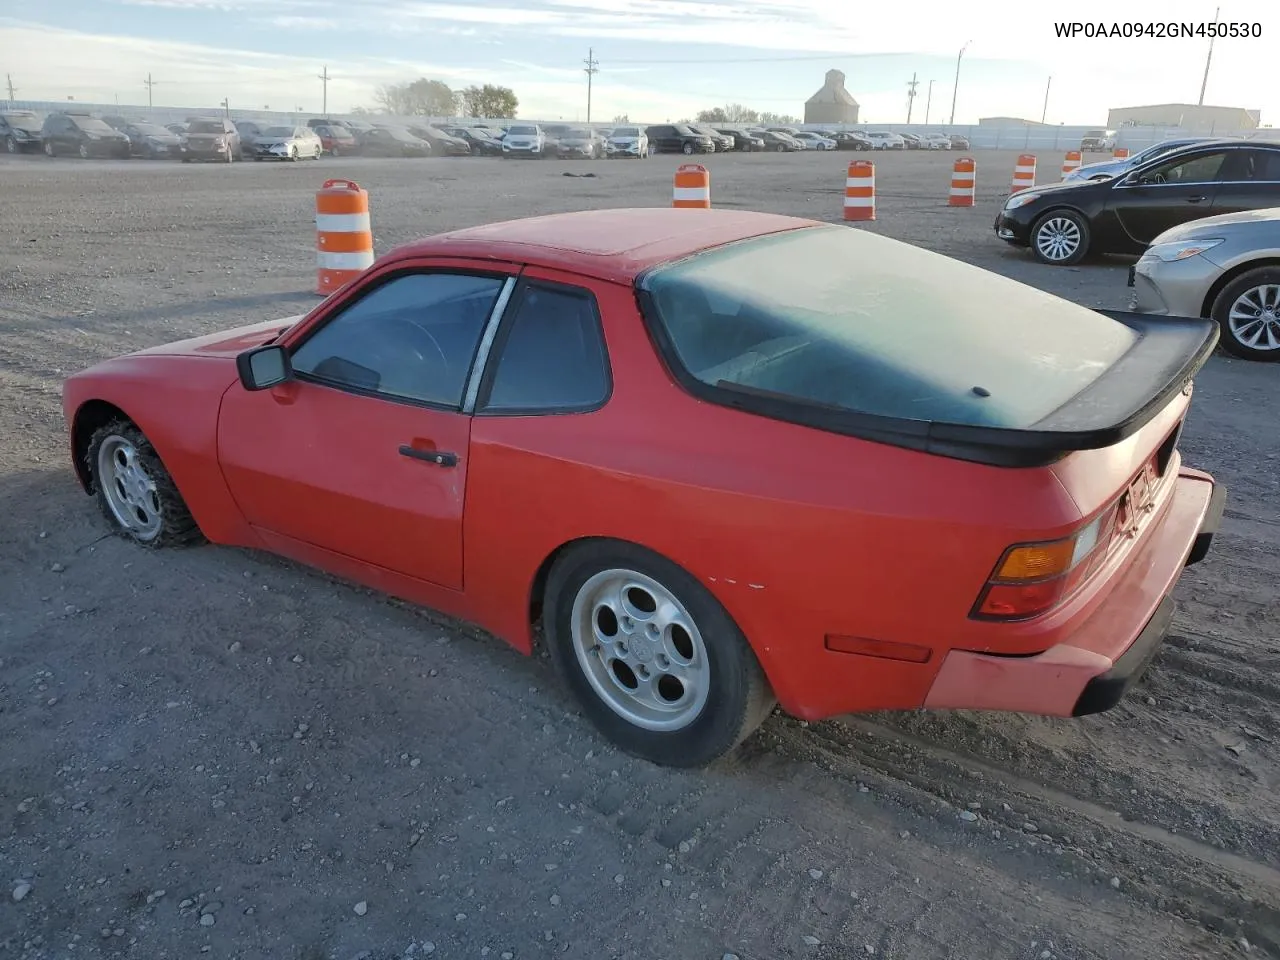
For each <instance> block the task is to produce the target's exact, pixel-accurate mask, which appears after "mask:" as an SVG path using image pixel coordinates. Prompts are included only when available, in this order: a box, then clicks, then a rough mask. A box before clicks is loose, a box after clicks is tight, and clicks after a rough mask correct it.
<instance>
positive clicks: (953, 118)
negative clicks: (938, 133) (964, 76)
mask: <svg viewBox="0 0 1280 960" xmlns="http://www.w3.org/2000/svg"><path fill="white" fill-rule="evenodd" d="M971 43H973V41H972V40H966V41H965V43H964V46H963V47H961V48H960V52H959V53H957V54H956V82H955V85H954V86H952V88H951V122H950V124H949V125H950V126H955V122H956V94H957V93H959V92H960V58H961V57H963V56H964V52H965V50H967V49H968V48H969V44H971Z"/></svg>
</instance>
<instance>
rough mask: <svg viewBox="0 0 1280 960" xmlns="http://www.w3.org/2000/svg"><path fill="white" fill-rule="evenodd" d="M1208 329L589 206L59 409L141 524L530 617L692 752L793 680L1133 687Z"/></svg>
mask: <svg viewBox="0 0 1280 960" xmlns="http://www.w3.org/2000/svg"><path fill="white" fill-rule="evenodd" d="M863 265H865V266H863ZM1216 336H1217V328H1216V326H1215V325H1214V324H1213V323H1212V322H1211V321H1207V320H1195V319H1176V320H1175V319H1168V318H1160V317H1145V316H1139V315H1135V314H1128V313H1110V314H1107V313H1103V312H1099V311H1093V310H1089V309H1086V308H1084V307H1079V306H1076V305H1073V304H1071V303H1069V302H1067V301H1064V300H1061V299H1059V298H1057V297H1054V296H1051V295H1049V294H1045V293H1042V292H1040V291H1037V290H1034V289H1033V288H1030V287H1027V286H1025V285H1023V284H1020V283H1017V282H1014V281H1012V280H1008V279H1005V278H1003V277H1000V276H998V275H995V274H992V273H990V272H987V271H984V270H981V269H978V268H976V267H973V266H969V265H966V264H963V263H961V262H959V261H956V260H952V259H950V258H947V257H943V256H940V255H937V254H934V253H930V252H927V251H925V250H923V249H920V248H917V247H914V246H911V245H908V244H905V243H901V242H898V241H894V240H890V239H888V238H885V237H882V236H877V235H874V234H871V233H869V232H865V231H851V230H847V229H845V228H843V227H841V226H835V225H829V224H823V223H819V222H816V221H812V220H804V219H799V218H793V217H783V216H775V215H771V214H764V213H754V212H746V211H731V210H706V211H703V210H699V211H685V210H674V209H669V208H666V209H662V208H658V209H634V210H603V211H589V212H580V213H570V214H560V215H553V216H545V217H536V218H530V219H525V220H517V221H510V222H506V223H499V224H490V225H487V226H481V227H475V228H469V229H463V230H458V231H454V232H451V233H445V234H441V235H438V236H434V237H430V238H428V239H425V240H421V241H417V242H413V243H409V244H407V245H404V246H402V247H399V248H397V249H395V250H394V251H392V252H390V253H388V254H386V255H385V256H383V257H382V258H381V259H379V260H378V261H377V262H376V263H375V264H374V266H372V267H371V268H369V269H368V270H367V271H366V272H365V273H363V274H361V275H360V276H359V277H358V278H357V279H356V280H354V281H352V282H351V283H350V284H349V285H348V286H347V287H345V288H343V289H342V290H340V291H338V292H337V293H335V294H333V295H331V296H330V297H328V298H327V299H326V300H325V301H323V302H322V303H320V304H319V305H317V306H316V307H314V308H313V309H312V310H311V311H310V312H309V313H307V314H306V315H304V316H299V317H288V318H285V319H280V320H268V321H265V322H261V323H256V324H252V325H249V326H244V327H239V328H236V329H232V330H228V331H225V332H223V333H218V334H213V335H209V336H203V337H198V338H195V339H190V340H184V341H180V342H176V343H170V344H166V345H163V346H159V347H154V348H150V349H145V350H141V351H138V352H135V353H131V354H128V355H125V356H121V357H117V358H114V359H111V360H108V361H106V362H104V363H100V364H98V365H96V366H93V367H91V368H89V369H87V370H85V371H83V372H80V373H77V374H75V375H73V376H71V377H70V378H68V379H67V380H66V381H65V384H64V391H63V409H64V414H65V417H66V421H67V424H68V426H69V428H70V437H71V457H72V463H73V465H74V469H75V471H76V474H77V475H78V477H79V479H80V481H81V483H82V484H83V485H84V488H85V490H86V491H87V492H90V493H92V494H93V495H94V496H96V498H97V500H98V503H99V506H100V507H101V509H102V511H103V513H104V515H105V516H106V518H107V520H108V522H109V523H110V524H111V525H112V526H113V527H114V528H115V529H116V530H117V531H118V532H119V533H121V534H122V535H124V536H126V537H129V538H132V539H133V540H135V541H137V542H138V543H139V544H142V545H146V546H151V547H157V546H169V545H182V544H193V543H196V542H199V541H201V540H210V541H213V542H215V543H219V544H227V545H237V546H242V547H253V548H258V549H263V550H268V551H272V552H275V553H278V554H280V555H283V556H286V557H290V558H293V559H294V560H297V561H300V562H302V563H306V564H311V565H313V566H316V567H319V568H322V569H324V570H328V571H330V572H332V573H334V574H338V575H341V576H344V577H348V578H350V579H352V580H355V581H358V582H361V583H363V584H365V585H367V586H369V587H372V588H375V589H377V590H380V591H383V592H385V593H389V594H392V595H395V596H399V597H401V598H404V599H406V600H409V601H412V602H416V603H419V604H423V605H426V606H430V607H434V608H436V609H439V610H441V611H444V612H446V613H448V614H450V615H453V616H456V617H459V618H462V619H465V620H468V621H471V622H473V623H475V624H477V625H479V626H481V627H483V628H484V629H486V630H488V631H490V632H492V633H493V634H495V635H497V636H499V637H501V638H503V639H505V640H506V641H507V642H509V643H510V644H512V645H513V646H515V647H516V648H517V649H519V650H521V651H523V652H526V653H528V652H531V651H532V649H533V645H534V641H535V636H536V632H535V628H536V625H537V624H538V623H540V624H541V625H542V631H543V635H544V637H545V640H544V642H545V644H546V645H547V647H548V649H549V651H550V653H551V656H552V660H553V662H554V664H555V666H556V668H557V670H558V672H559V674H560V675H561V677H562V678H563V680H564V682H565V683H566V684H567V686H568V687H569V688H570V689H571V690H572V691H573V692H574V694H575V695H576V696H577V698H578V699H579V700H580V702H581V704H582V707H583V709H584V711H585V712H586V713H587V715H588V716H590V718H591V719H592V720H593V721H594V722H595V724H596V725H597V726H598V727H599V729H600V730H601V731H603V732H604V733H605V734H606V735H607V736H608V737H609V738H611V739H612V740H613V741H614V742H616V743H617V744H619V745H620V746H622V747H623V748H624V749H626V750H628V751H631V752H633V753H635V754H637V755H639V756H642V757H646V758H649V759H651V760H653V761H656V762H659V763H665V764H672V765H681V766H695V765H701V764H705V763H707V762H709V761H711V760H713V759H715V758H716V757H719V756H720V755H722V754H724V753H725V752H726V751H728V750H729V749H731V748H732V747H733V746H735V745H736V744H737V743H739V742H740V741H741V740H742V739H743V738H744V737H746V736H747V734H748V733H750V732H751V730H753V729H754V728H755V727H756V726H757V725H758V724H759V723H760V722H761V721H762V720H763V718H764V717H765V716H766V715H767V714H768V713H769V711H770V709H771V708H772V707H773V705H774V703H775V701H777V702H779V703H780V704H781V706H782V707H783V708H784V709H785V710H787V711H789V712H790V713H792V714H794V715H796V716H798V717H801V718H804V719H808V720H814V719H818V718H822V717H827V716H831V715H834V714H840V713H849V712H857V711H869V710H880V709H911V708H920V707H925V708H966V709H979V710H1006V711H1020V712H1027V713H1036V714H1048V715H1054V716H1064V717H1067V716H1078V715H1081V714H1086V713H1092V712H1097V711H1100V710H1105V709H1107V708H1109V707H1111V706H1113V705H1114V704H1115V703H1116V702H1118V701H1119V700H1120V698H1121V697H1122V695H1123V694H1124V692H1125V690H1126V689H1127V688H1128V686H1129V685H1130V684H1131V683H1132V682H1133V681H1134V679H1135V678H1136V677H1137V676H1139V675H1140V674H1141V673H1142V672H1143V670H1144V669H1145V667H1146V665H1147V664H1148V663H1149V662H1150V660H1151V657H1152V655H1153V654H1154V652H1155V650H1156V649H1157V648H1158V646H1159V644H1160V643H1161V641H1162V639H1163V636H1164V633H1165V630H1166V628H1167V625H1168V623H1169V619H1170V617H1171V615H1172V608H1173V603H1172V600H1171V599H1170V594H1171V591H1172V590H1173V587H1174V585H1175V583H1176V582H1177V580H1178V578H1179V575H1180V573H1181V571H1182V569H1183V568H1184V566H1186V565H1188V564H1192V563H1196V562H1198V561H1200V560H1201V559H1202V558H1203V557H1204V556H1205V554H1206V553H1207V551H1208V550H1209V547H1210V541H1211V539H1212V537H1213V535H1214V531H1215V529H1216V526H1217V523H1218V518H1219V517H1220V515H1221V512H1222V505H1223V498H1224V492H1223V489H1222V487H1221V486H1219V485H1217V484H1216V483H1215V481H1214V480H1213V478H1212V477H1210V476H1209V475H1207V474H1205V473H1201V472H1198V471H1196V470H1192V469H1190V468H1187V467H1185V466H1184V465H1183V463H1182V458H1181V454H1180V452H1179V448H1178V442H1179V438H1180V435H1181V429H1182V423H1183V420H1184V419H1185V417H1186V415H1187V411H1188V408H1189V405H1190V403H1191V378H1192V377H1193V375H1194V374H1195V373H1196V372H1197V371H1198V370H1199V368H1200V366H1201V365H1202V364H1203V363H1204V361H1205V359H1206V357H1207V356H1208V354H1209V352H1210V351H1211V350H1212V348H1213V346H1214V343H1215V340H1216Z"/></svg>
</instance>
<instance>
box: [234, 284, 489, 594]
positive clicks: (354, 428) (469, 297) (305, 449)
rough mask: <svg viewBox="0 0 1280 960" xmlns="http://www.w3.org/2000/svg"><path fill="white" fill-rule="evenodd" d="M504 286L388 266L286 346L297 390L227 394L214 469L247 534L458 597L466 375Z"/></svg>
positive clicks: (467, 424) (467, 420) (467, 421)
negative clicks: (262, 535) (249, 530)
mask: <svg viewBox="0 0 1280 960" xmlns="http://www.w3.org/2000/svg"><path fill="white" fill-rule="evenodd" d="M514 284H515V280H514V278H510V277H508V276H507V275H506V274H504V273H501V272H491V271H475V270H472V269H466V268H465V267H463V266H460V265H457V264H450V263H445V264H439V263H437V264H431V263H428V262H420V263H418V264H414V265H410V266H407V267H406V266H404V265H397V266H396V267H395V268H394V269H390V270H387V271H385V272H384V273H383V274H382V275H374V276H372V277H371V278H370V280H369V281H368V282H366V283H361V284H359V285H357V286H356V287H354V288H353V289H352V290H351V291H350V292H348V293H347V294H346V295H345V296H343V297H340V298H336V299H338V302H337V303H335V304H334V306H333V307H332V308H331V309H329V310H326V311H325V313H324V314H322V315H321V316H320V317H319V318H318V319H317V320H316V322H315V323H314V324H312V323H308V324H307V325H306V326H305V327H304V328H300V329H299V330H298V331H296V332H295V333H292V334H291V335H288V336H286V338H285V339H284V340H283V341H282V343H283V345H284V346H285V347H286V348H287V350H288V351H289V354H290V359H291V363H292V364H293V368H294V377H293V378H292V379H290V380H288V381H286V382H284V383H282V384H279V385H278V386H276V387H273V388H270V389H267V390H262V391H255V392H250V391H247V390H245V389H243V388H242V387H240V386H239V385H236V386H233V387H232V388H231V389H230V390H229V391H228V393H227V395H226V397H225V398H224V399H223V404H222V409H221V412H220V415H219V420H218V458H219V461H220V463H221V466H222V470H223V475H224V477H225V478H226V482H227V485H228V487H229V488H230V491H231V495H232V496H233V497H234V499H235V501H236V503H237V504H238V505H239V507H240V509H241V511H242V512H243V514H244V516H245V519H246V520H247V521H248V522H249V523H250V524H252V525H253V526H254V527H255V528H257V529H259V530H260V531H263V532H265V534H266V539H267V540H268V541H270V539H271V537H272V536H275V537H279V538H286V540H288V541H293V542H295V543H296V542H300V543H303V544H309V545H311V546H313V547H319V548H321V549H322V550H326V551H330V552H332V553H334V554H340V555H342V556H344V557H350V558H354V559H356V560H359V561H362V562H364V563H366V564H371V565H373V566H375V567H379V568H382V569H385V570H389V571H393V572H395V573H398V574H402V575H405V576H409V577H413V578H416V579H418V580H422V581H427V582H430V583H434V584H438V585H440V586H443V587H448V588H450V589H454V590H460V589H461V588H462V514H463V502H464V496H465V491H466V485H467V476H468V468H469V461H470V457H469V443H470V433H471V415H470V413H469V412H464V411H465V410H466V409H467V407H466V404H465V403H464V401H465V400H466V398H467V395H468V393H469V392H470V393H471V395H472V396H474V390H475V389H476V384H475V383H473V378H472V373H473V371H472V366H473V362H474V358H475V356H476V354H477V350H478V346H479V344H480V342H481V338H482V336H483V335H484V332H485V329H486V326H487V325H488V322H489V319H490V316H491V314H492V313H493V311H494V309H495V305H496V304H498V303H500V302H501V301H502V298H503V297H504V296H509V295H510V288H511V287H513V286H514Z"/></svg>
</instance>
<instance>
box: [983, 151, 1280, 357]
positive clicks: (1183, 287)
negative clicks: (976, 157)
mask: <svg viewBox="0 0 1280 960" xmlns="http://www.w3.org/2000/svg"><path fill="white" fill-rule="evenodd" d="M1098 166H1102V165H1098ZM994 229H995V233H996V236H997V237H999V239H1001V240H1003V241H1005V242H1006V243H1008V244H1011V245H1013V246H1017V247H1027V248H1029V249H1030V250H1031V252H1032V254H1033V255H1034V256H1035V258H1036V259H1037V260H1039V261H1040V262H1042V263H1047V264H1051V265H1054V266H1065V265H1070V264H1075V263H1079V262H1080V261H1081V260H1083V259H1084V258H1085V257H1086V256H1090V255H1101V254H1122V255H1129V256H1139V255H1140V259H1139V260H1138V262H1137V263H1136V264H1134V265H1133V266H1132V267H1130V269H1129V281H1128V282H1129V286H1131V287H1133V288H1134V293H1133V298H1132V302H1131V307H1130V308H1131V309H1132V310H1133V311H1135V312H1138V313H1152V314H1161V315H1167V316H1190V317H1201V318H1212V319H1214V320H1216V321H1217V322H1218V324H1219V326H1220V328H1221V340H1220V342H1221V344H1222V346H1223V348H1224V349H1226V350H1228V351H1229V352H1231V353H1233V354H1235V355H1236V356H1239V357H1243V358H1246V359H1250V360H1268V361H1273V362H1275V361H1280V140H1276V141H1272V140H1261V139H1252V140H1241V139H1236V138H1227V139H1201V140H1192V141H1169V142H1168V143H1165V144H1157V145H1156V146H1153V147H1150V148H1148V149H1147V150H1144V151H1143V152H1142V153H1140V154H1138V155H1137V156H1136V157H1133V158H1130V159H1129V160H1128V161H1125V162H1124V165H1123V166H1120V167H1118V168H1117V169H1115V171H1114V173H1112V174H1111V175H1109V176H1105V177H1102V176H1099V177H1086V178H1081V179H1074V180H1070V179H1068V180H1064V181H1063V182H1061V183H1053V184H1043V185H1041V186H1037V187H1033V188H1030V189H1028V190H1022V191H1020V192H1018V193H1014V194H1012V195H1011V196H1010V197H1009V198H1008V199H1007V200H1005V202H1004V204H1003V205H1002V207H1001V209H1000V210H999V212H998V213H997V214H996V219H995V225H994Z"/></svg>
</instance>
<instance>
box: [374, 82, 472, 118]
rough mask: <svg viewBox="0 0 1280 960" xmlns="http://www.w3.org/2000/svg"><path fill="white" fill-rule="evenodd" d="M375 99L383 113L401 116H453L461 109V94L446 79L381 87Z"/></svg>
mask: <svg viewBox="0 0 1280 960" xmlns="http://www.w3.org/2000/svg"><path fill="white" fill-rule="evenodd" d="M373 98H374V100H376V101H377V103H378V106H379V107H380V108H381V110H382V112H383V113H390V114H394V115H395V116H400V117H452V116H455V115H456V114H457V112H458V94H456V93H454V92H453V90H451V89H450V87H449V85H448V84H447V83H445V82H444V81H442V80H428V79H427V78H426V77H421V78H419V79H417V80H414V81H413V82H412V83H393V84H387V85H384V86H381V87H378V89H377V90H375V91H374V93H373Z"/></svg>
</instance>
